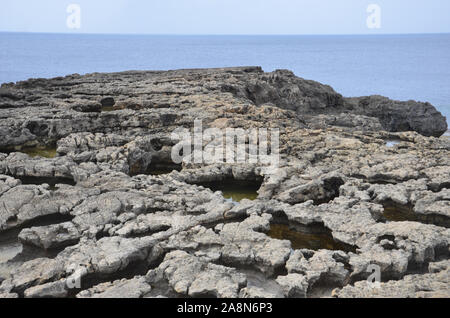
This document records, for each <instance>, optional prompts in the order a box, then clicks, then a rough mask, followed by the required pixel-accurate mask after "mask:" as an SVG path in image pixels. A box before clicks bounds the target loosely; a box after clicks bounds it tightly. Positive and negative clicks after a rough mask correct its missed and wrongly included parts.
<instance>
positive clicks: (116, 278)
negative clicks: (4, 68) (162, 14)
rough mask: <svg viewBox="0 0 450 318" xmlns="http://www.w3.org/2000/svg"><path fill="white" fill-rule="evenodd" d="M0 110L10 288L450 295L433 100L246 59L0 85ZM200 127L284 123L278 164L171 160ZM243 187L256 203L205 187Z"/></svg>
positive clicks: (75, 292) (449, 156)
mask: <svg viewBox="0 0 450 318" xmlns="http://www.w3.org/2000/svg"><path fill="white" fill-rule="evenodd" d="M0 118H1V120H0V134H1V137H2V138H1V139H0V284H1V285H0V297H160V296H163V297H187V296H189V297H205V296H208V297H209V296H213V297H331V296H333V297H435V296H440V297H442V296H443V297H450V290H449V287H448V286H449V281H448V278H449V277H450V269H449V266H448V264H449V246H450V245H449V243H450V229H449V226H450V139H449V138H448V137H445V136H443V137H439V136H441V135H442V134H443V133H444V132H445V131H446V129H447V124H446V122H445V118H444V117H443V116H442V115H441V114H440V113H439V112H437V111H436V110H435V108H434V107H433V106H431V105H430V104H428V103H418V102H413V101H409V102H398V101H392V100H389V99H387V98H384V97H379V96H371V97H361V98H344V97H342V96H341V95H339V94H338V93H336V92H334V90H333V89H332V88H330V87H329V86H325V85H322V84H319V83H317V82H313V81H307V80H304V79H301V78H298V77H295V76H294V75H293V74H292V73H291V72H289V71H275V72H272V73H264V72H263V71H262V70H261V69H260V68H257V67H243V68H229V69H206V70H179V71H169V72H123V73H113V74H89V75H85V76H79V75H70V76H67V77H63V78H55V79H33V80H28V81H24V82H19V83H17V84H4V85H2V87H1V88H0ZM195 119H202V120H203V125H204V128H208V127H217V128H225V127H229V128H232V127H234V128H244V129H250V128H258V127H264V128H279V129H280V153H281V162H280V168H279V169H278V170H277V172H276V173H274V174H270V175H269V174H266V173H265V170H264V169H263V168H264V167H262V166H259V165H258V164H226V163H224V164H215V165H202V164H196V165H186V164H183V165H174V164H173V163H172V162H171V160H170V152H171V149H172V147H173V145H174V141H172V140H171V139H170V134H171V132H172V131H173V130H174V129H175V128H177V127H180V126H182V127H187V128H190V127H192V126H193V124H194V120H195ZM387 141H395V143H393V144H392V145H387ZM239 182H245V183H246V184H250V185H251V186H252V187H254V188H256V189H258V193H257V195H256V194H255V196H257V198H256V199H255V198H252V200H249V199H244V200H241V201H240V202H232V201H230V200H229V199H226V198H225V197H224V195H223V193H221V192H214V191H212V190H211V189H210V188H214V187H213V186H212V185H214V184H215V183H219V184H220V183H227V184H231V185H233V183H235V184H236V187H237V188H238V186H237V185H238V183H239ZM237 191H239V189H237ZM371 265H377V266H379V268H380V270H381V283H380V285H379V286H377V287H376V288H373V287H371V286H370V285H368V284H367V282H366V279H367V278H368V277H369V275H370V274H371V272H369V271H368V269H369V268H370V266H371ZM77 279H78V280H77ZM78 281H79V283H80V285H79V286H78V285H77V284H76V283H77V282H78ZM74 286H75V287H74Z"/></svg>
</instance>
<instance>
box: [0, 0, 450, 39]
mask: <svg viewBox="0 0 450 318" xmlns="http://www.w3.org/2000/svg"><path fill="white" fill-rule="evenodd" d="M72 3H75V4H79V5H80V7H81V28H80V29H69V28H68V27H67V26H66V20H67V17H68V16H69V14H68V13H67V12H66V8H67V6H68V5H69V4H72ZM372 3H374V4H378V5H379V6H380V8H381V10H382V11H381V28H380V29H369V28H368V27H367V25H366V19H367V17H368V15H369V14H368V13H367V12H366V9H367V6H368V5H369V4H372ZM449 14H450V1H449V0H368V1H367V0H128V1H125V0H71V1H65V0H39V1H31V0H0V31H23V32H80V33H150V34H356V33H358V34H359V33H428V32H450V19H449Z"/></svg>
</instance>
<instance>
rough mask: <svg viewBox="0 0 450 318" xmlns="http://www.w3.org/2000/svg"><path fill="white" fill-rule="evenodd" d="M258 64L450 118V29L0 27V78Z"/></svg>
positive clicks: (350, 93) (344, 91)
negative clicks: (229, 31) (257, 32)
mask: <svg viewBox="0 0 450 318" xmlns="http://www.w3.org/2000/svg"><path fill="white" fill-rule="evenodd" d="M239 65H246V66H247V65H259V66H262V67H263V69H264V70H265V71H272V70H275V69H290V70H292V71H293V72H294V73H295V74H296V75H297V76H300V77H303V78H307V79H313V80H316V81H319V82H321V83H325V84H329V85H331V86H332V87H333V88H334V89H335V90H336V91H337V92H339V93H341V94H343V95H344V96H363V95H372V94H379V95H384V96H388V97H390V98H393V99H398V100H409V99H414V100H418V101H428V102H430V103H432V104H433V105H434V106H436V107H437V108H438V110H439V111H441V112H442V113H443V114H444V115H445V116H446V117H447V121H449V120H450V34H431V35H348V36H347V35H345V36H163V35H161V36H154V35H79V34H32V33H0V83H3V82H13V81H18V80H24V79H28V78H30V77H54V76H61V75H67V74H71V73H79V74H84V73H92V72H112V71H124V70H167V69H178V68H200V67H224V66H239Z"/></svg>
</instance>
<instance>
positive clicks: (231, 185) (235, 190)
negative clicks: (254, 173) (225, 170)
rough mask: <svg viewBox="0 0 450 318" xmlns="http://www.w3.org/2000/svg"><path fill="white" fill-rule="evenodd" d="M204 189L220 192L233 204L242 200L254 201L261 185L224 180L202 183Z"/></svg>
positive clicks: (251, 182)
mask: <svg viewBox="0 0 450 318" xmlns="http://www.w3.org/2000/svg"><path fill="white" fill-rule="evenodd" d="M201 185H202V186H204V187H205V188H210V189H211V190H212V191H222V194H223V197H224V198H225V199H228V200H229V201H231V202H233V203H238V202H240V201H241V200H243V199H248V200H255V199H256V198H257V197H258V192H257V191H258V189H259V188H260V186H261V183H258V182H255V181H241V180H226V181H217V182H209V183H202V184H201Z"/></svg>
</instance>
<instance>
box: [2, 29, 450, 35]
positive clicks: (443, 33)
mask: <svg viewBox="0 0 450 318" xmlns="http://www.w3.org/2000/svg"><path fill="white" fill-rule="evenodd" d="M0 33H20V34H49V35H120V36H124V35H131V36H372V35H373V36H377V35H378V36H379V35H445V34H450V32H422V33H420V32H406V33H304V34H302V33H298V34H297V33H292V34H290V33H273V34H263V33H261V34H259V33H253V34H251V33H248V34H247V33H234V34H233V33H229V34H227V33H211V34H207V33H97V32H40V31H2V30H0Z"/></svg>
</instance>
